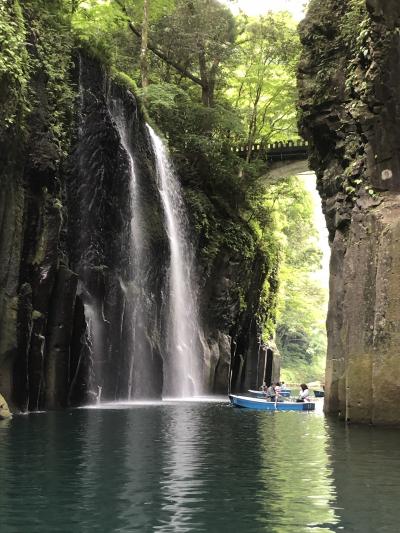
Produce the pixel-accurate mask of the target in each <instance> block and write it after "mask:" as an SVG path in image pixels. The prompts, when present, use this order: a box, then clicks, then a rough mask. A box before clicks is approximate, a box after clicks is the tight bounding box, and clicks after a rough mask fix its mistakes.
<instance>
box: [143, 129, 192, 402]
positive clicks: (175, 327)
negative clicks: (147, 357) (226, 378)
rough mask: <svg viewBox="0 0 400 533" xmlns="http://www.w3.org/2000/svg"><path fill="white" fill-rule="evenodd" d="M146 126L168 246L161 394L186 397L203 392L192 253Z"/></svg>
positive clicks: (180, 206)
mask: <svg viewBox="0 0 400 533" xmlns="http://www.w3.org/2000/svg"><path fill="white" fill-rule="evenodd" d="M147 127H148V130H149V133H150V139H151V143H152V147H153V151H154V155H155V162H156V172H157V187H158V190H159V193H160V198H161V202H162V207H163V211H164V219H165V223H166V228H167V235H168V241H169V247H170V264H169V277H168V287H169V288H168V304H167V338H166V344H167V346H166V354H165V356H164V387H163V395H164V396H174V397H186V396H192V395H194V394H196V395H197V394H200V393H201V392H202V391H201V369H200V353H199V350H198V335H199V323H198V310H197V297H196V296H197V295H196V291H195V284H194V279H193V250H192V248H191V246H190V243H189V238H188V223H187V216H186V210H185V205H184V202H183V196H182V191H181V187H180V184H179V181H178V179H177V176H176V175H175V172H174V169H173V166H172V163H171V161H170V158H169V156H168V154H167V150H166V148H165V146H164V144H163V142H162V141H161V139H160V138H159V137H158V136H157V135H156V133H155V132H154V130H153V129H152V128H151V127H150V126H147Z"/></svg>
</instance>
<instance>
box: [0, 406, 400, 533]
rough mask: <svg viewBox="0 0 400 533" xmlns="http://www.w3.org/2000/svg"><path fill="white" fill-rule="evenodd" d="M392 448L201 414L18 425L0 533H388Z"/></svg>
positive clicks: (393, 514) (3, 447) (171, 411)
mask: <svg viewBox="0 0 400 533" xmlns="http://www.w3.org/2000/svg"><path fill="white" fill-rule="evenodd" d="M399 435H400V434H399V433H398V432H397V431H389V430H377V429H371V428H356V427H351V428H345V427H344V426H343V425H341V424H336V423H332V422H329V421H327V420H326V419H325V418H324V417H323V416H322V415H320V414H315V413H285V412H280V413H265V412H264V413H259V412H251V411H241V410H236V409H233V408H231V407H230V406H229V405H227V404H226V403H206V402H202V403H193V402H192V403H185V402H164V403H158V404H146V403H142V404H132V405H125V406H123V405H114V406H113V405H109V406H104V408H103V409H86V410H85V409H82V410H76V411H72V412H62V413H46V414H41V415H29V416H21V417H16V418H14V419H13V420H12V421H11V422H10V423H8V424H1V425H0V479H1V480H2V490H1V491H0V516H1V523H2V526H1V532H2V533H14V532H15V533H21V532H23V533H36V532H38V533H39V532H40V533H47V532H48V533H50V532H51V533H53V532H63V533H64V532H65V533H74V532H82V533H91V532H99V531H101V532H140V533H146V532H151V531H157V532H164V533H167V532H171V533H172V532H177V533H181V532H182V533H183V532H209V533H210V532H211V533H213V532H215V533H224V532H229V533H241V532H243V533H261V532H268V533H283V532H285V533H286V532H292V531H293V532H302V531H312V532H318V531H321V532H322V531H341V530H343V531H362V532H368V531H375V530H377V529H379V530H381V531H397V529H398V527H397V524H398V522H399V520H400V510H398V506H397V500H398V496H399V494H400V492H399V491H400V468H399V466H400V464H399V462H400V451H399V446H398V444H399Z"/></svg>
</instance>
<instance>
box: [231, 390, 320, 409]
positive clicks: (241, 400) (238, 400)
mask: <svg viewBox="0 0 400 533" xmlns="http://www.w3.org/2000/svg"><path fill="white" fill-rule="evenodd" d="M229 400H230V402H231V404H232V405H233V406H234V407H244V408H247V409H259V410H260V411H314V410H315V403H312V402H276V403H275V402H267V401H266V400H265V399H264V398H249V397H248V396H239V395H237V394H230V395H229Z"/></svg>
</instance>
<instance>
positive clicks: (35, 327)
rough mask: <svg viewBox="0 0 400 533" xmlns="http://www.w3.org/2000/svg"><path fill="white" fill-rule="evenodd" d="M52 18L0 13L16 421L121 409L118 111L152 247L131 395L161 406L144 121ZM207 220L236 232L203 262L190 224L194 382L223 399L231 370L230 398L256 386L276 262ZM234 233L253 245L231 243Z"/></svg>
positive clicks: (8, 313)
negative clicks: (198, 365) (139, 375)
mask: <svg viewBox="0 0 400 533" xmlns="http://www.w3.org/2000/svg"><path fill="white" fill-rule="evenodd" d="M21 5H22V4H21ZM49 9H50V10H51V9H53V10H54V13H50V12H49V11H46V13H47V15H46V16H44V15H43V14H42V12H41V11H40V9H39V10H38V9H37V7H36V3H35V2H31V1H27V2H25V3H24V5H23V8H21V6H20V4H19V2H18V1H16V0H15V1H9V2H6V3H5V4H4V5H2V10H3V11H2V16H4V22H5V28H6V31H7V32H9V35H10V36H12V37H13V39H10V42H12V43H14V49H12V50H11V53H12V54H13V61H14V63H15V64H17V65H18V69H17V68H16V69H15V72H14V71H13V70H12V69H11V67H10V70H9V72H6V74H4V75H3V76H2V77H1V78H0V102H1V104H2V109H6V110H9V113H8V114H7V113H6V114H5V116H4V117H3V116H2V119H3V120H2V124H1V125H0V167H1V175H0V181H1V187H0V290H1V293H0V391H1V393H2V394H4V396H5V397H6V398H7V400H8V401H9V403H10V405H11V406H12V407H13V408H14V409H21V410H35V409H43V408H50V409H52V408H53V409H55V408H60V407H65V406H68V405H79V404H82V403H85V402H88V401H94V400H95V399H96V395H97V394H98V392H99V391H98V387H99V386H101V387H102V398H104V399H108V400H114V399H123V398H127V394H128V393H127V390H128V388H129V386H130V384H129V383H128V382H127V381H128V375H129V372H128V367H129V365H130V361H131V353H130V345H129V342H128V341H127V339H129V338H130V337H131V331H130V330H131V328H132V323H131V321H130V319H129V316H130V315H129V313H128V311H129V306H130V305H131V300H132V298H133V299H134V298H135V290H137V288H136V289H135V287H134V286H133V284H132V283H131V282H130V281H129V276H130V274H129V257H128V252H127V250H128V244H127V241H128V239H129V232H130V231H131V229H130V221H131V212H130V210H131V205H130V203H129V179H130V175H129V172H130V170H129V157H128V154H127V151H126V147H124V146H123V142H122V138H121V131H120V129H119V127H118V124H117V122H118V120H117V118H116V117H117V115H116V114H120V115H121V116H123V119H124V128H125V129H126V131H127V132H128V134H127V139H128V140H127V141H126V142H127V143H128V144H129V147H130V149H132V152H133V153H134V157H135V164H136V165H137V172H138V175H139V176H140V184H139V186H140V188H141V198H142V202H143V205H142V206H141V209H142V212H143V213H144V217H143V224H144V226H145V229H146V231H145V233H146V235H147V239H146V260H145V264H144V265H142V268H143V271H144V272H145V277H146V280H145V282H146V286H147V287H149V294H150V297H149V298H148V300H146V302H145V303H143V305H144V307H145V309H144V311H143V312H144V314H145V316H146V328H144V330H143V331H141V332H140V334H141V339H142V345H143V349H144V350H146V353H147V354H148V358H149V360H150V363H149V368H150V371H151V374H152V379H151V380H149V379H146V377H144V378H143V379H142V380H141V381H142V382H144V383H145V384H144V385H143V386H142V385H141V386H140V388H141V390H140V396H142V397H143V396H144V397H153V398H154V397H160V395H161V392H162V385H163V334H164V331H163V328H164V319H163V301H164V300H163V299H164V292H163V291H164V284H165V278H166V269H167V266H166V265H167V264H168V260H167V259H168V253H169V252H168V243H167V239H166V231H165V228H164V224H163V218H162V213H161V207H160V199H159V197H158V195H157V194H156V181H155V180H156V178H155V169H154V154H152V152H151V146H150V143H149V138H148V134H147V130H146V127H145V120H144V116H143V113H142V111H141V109H140V106H139V104H138V102H137V100H136V98H135V97H134V96H133V94H132V93H131V92H130V90H129V89H128V88H127V86H126V84H125V83H122V82H121V81H116V80H115V79H114V78H113V76H111V75H110V73H108V72H107V71H106V69H105V68H104V67H103V66H102V65H101V63H100V62H99V60H98V59H94V58H93V57H92V56H91V55H90V54H89V53H88V52H85V51H82V50H78V49H77V48H76V46H75V44H74V43H73V40H72V38H71V35H70V32H69V31H68V26H67V25H66V24H65V20H64V19H63V16H62V9H63V4H62V3H61V2H54V5H53V4H52V6H49ZM60 10H61V11H60ZM60 12H61V15H60ZM46 17H47V18H46ZM186 193H187V196H188V197H189V196H190V190H187V191H186ZM207 209H208V210H209V212H211V211H213V212H215V213H214V214H215V217H216V220H217V219H218V224H217V225H216V228H217V229H215V230H214V231H223V230H222V228H224V227H226V226H227V225H230V228H231V242H229V241H228V240H226V241H224V244H223V245H221V246H220V247H219V249H218V251H217V252H216V253H215V254H214V256H213V258H212V260H207V261H206V260H204V257H205V256H206V255H207V253H206V252H205V246H206V243H205V242H203V239H202V237H201V235H198V234H196V230H195V226H193V234H194V235H193V237H194V242H195V243H196V247H197V250H196V253H197V256H198V268H197V271H196V275H197V278H198V285H199V286H200V289H201V295H200V307H201V309H200V314H201V316H200V319H201V325H202V333H201V339H200V340H201V344H202V354H203V355H202V357H203V360H202V368H203V380H204V384H203V385H204V391H205V392H218V393H226V391H227V390H228V387H229V385H228V383H229V379H230V374H229V371H230V368H231V363H232V361H233V366H232V368H233V386H234V388H235V387H236V388H240V387H242V386H250V385H251V386H256V385H258V384H259V383H261V382H262V380H263V377H264V371H265V366H266V364H267V351H266V350H265V349H264V348H263V344H262V338H261V333H262V323H263V322H264V320H265V317H266V315H268V312H271V309H272V308H273V305H274V299H273V295H274V291H275V288H274V279H275V277H274V268H275V265H274V263H273V261H272V259H271V258H270V257H269V256H268V254H266V253H264V252H262V251H261V250H259V249H257V246H255V244H254V242H255V239H254V235H253V233H252V231H251V229H250V227H248V226H247V225H246V223H245V222H243V221H241V220H240V217H238V216H231V215H229V214H226V213H225V214H222V215H221V214H218V213H216V207H215V206H214V205H213V204H212V202H211V201H208V204H207ZM194 222H195V221H194V220H193V224H194ZM239 230H240V231H239ZM235 232H236V233H235ZM237 232H239V233H240V236H241V237H244V238H245V239H247V242H248V244H249V245H248V246H247V247H245V248H243V247H241V246H240V244H239V246H238V241H237V239H236V237H237ZM244 253H246V257H244ZM243 259H245V260H246V267H245V268H243ZM266 287H271V290H268V291H267V292H266ZM269 356H270V362H269V365H270V366H271V365H272V354H271V353H270V354H269ZM274 369H275V370H274V371H275V374H276V372H277V371H278V370H279V369H278V368H277V360H275V366H274ZM271 372H272V370H271V371H270V373H271Z"/></svg>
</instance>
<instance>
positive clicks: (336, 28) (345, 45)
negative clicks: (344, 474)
mask: <svg viewBox="0 0 400 533" xmlns="http://www.w3.org/2000/svg"><path fill="white" fill-rule="evenodd" d="M301 40H302V44H303V55H302V59H301V62H300V66H299V74H298V80H299V89H300V109H301V117H300V124H301V128H302V132H303V135H304V137H305V138H306V139H308V140H309V141H310V147H311V158H310V162H311V167H312V168H313V169H314V170H315V171H316V173H317V177H318V189H319V191H320V194H321V197H322V201H323V208H324V212H325V216H326V220H327V224H328V229H329V235H330V242H331V249H332V257H331V281H330V305H329V314H328V320H327V328H328V360H327V370H326V385H327V393H326V403H325V409H326V411H327V412H330V413H340V414H341V416H343V417H345V418H346V419H347V420H349V421H359V422H372V423H390V424H391V423H395V424H398V423H400V408H399V406H398V405H397V402H396V401H395V398H396V396H397V389H398V382H399V379H400V354H399V347H398V345H399V343H398V329H399V321H400V308H399V305H398V300H399V285H398V276H399V260H400V247H399V244H398V239H399V230H400V228H399V223H398V211H399V207H400V204H399V196H398V194H399V191H400V145H399V139H400V136H399V131H398V129H399V124H400V121H399V119H400V115H399V113H400V112H399V109H400V106H399V104H400V96H399V95H400V93H399V91H398V85H399V77H400V67H399V49H400V47H399V45H400V6H399V4H398V3H397V2H395V1H393V2H389V1H384V0H382V1H381V0H367V1H365V0H352V1H349V2H342V1H340V0H326V1H319V0H312V1H311V3H310V7H309V11H308V15H307V17H306V19H305V21H304V22H303V23H302V25H301Z"/></svg>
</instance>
